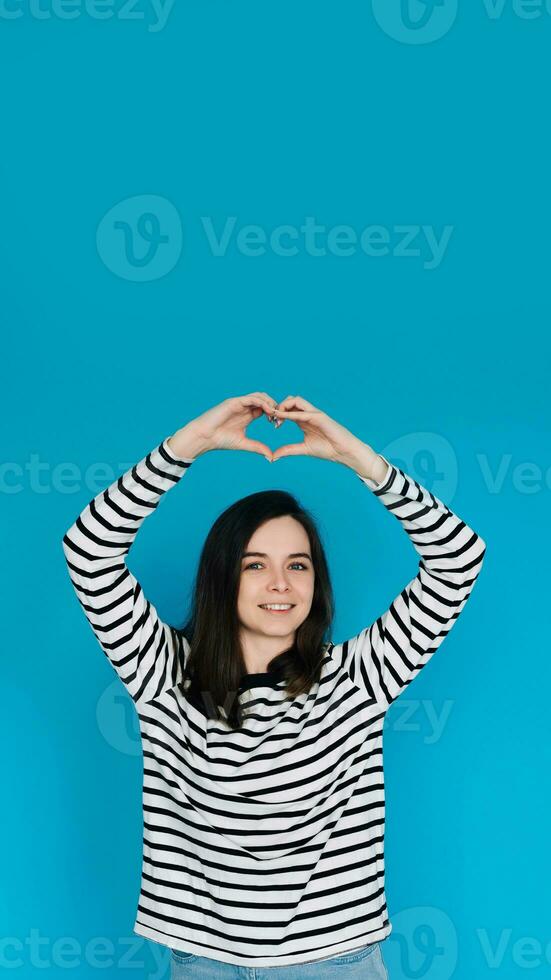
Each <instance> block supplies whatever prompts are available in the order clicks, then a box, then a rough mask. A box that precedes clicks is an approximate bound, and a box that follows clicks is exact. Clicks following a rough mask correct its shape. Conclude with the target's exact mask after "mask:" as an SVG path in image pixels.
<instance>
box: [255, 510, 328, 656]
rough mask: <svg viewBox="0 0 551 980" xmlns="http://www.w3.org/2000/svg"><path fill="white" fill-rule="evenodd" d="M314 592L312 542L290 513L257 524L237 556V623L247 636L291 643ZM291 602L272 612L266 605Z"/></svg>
mask: <svg viewBox="0 0 551 980" xmlns="http://www.w3.org/2000/svg"><path fill="white" fill-rule="evenodd" d="M313 595H314V567H313V564H312V558H311V552H310V541H309V539H308V535H307V533H306V531H305V530H304V528H303V526H302V524H300V522H299V521H296V520H295V519H294V518H293V517H290V516H289V515H285V516H284V517H274V518H272V519H271V520H269V521H266V523H265V524H262V526H261V527H258V528H257V529H256V531H255V532H254V534H253V536H252V537H251V539H250V541H249V542H248V544H247V547H246V549H245V552H244V555H243V557H242V559H241V580H240V585H239V595H238V600H237V612H238V616H239V620H240V623H241V625H242V626H243V627H245V629H246V630H247V631H248V632H249V633H250V634H256V635H262V636H273V637H277V638H280V639H281V640H282V641H284V642H285V646H287V645H290V644H291V643H292V641H293V639H294V633H295V630H296V629H297V627H299V626H300V624H301V623H302V622H304V620H305V619H306V617H307V616H308V613H309V612H310V607H311V605H312V597H313ZM274 603H276V604H278V605H281V604H284V605H285V606H288V605H290V606H291V608H290V609H289V610H288V611H285V612H283V611H282V612H270V611H269V610H267V609H266V608H263V607H264V606H266V605H267V604H270V605H272V604H274Z"/></svg>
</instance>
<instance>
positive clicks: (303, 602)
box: [181, 490, 334, 729]
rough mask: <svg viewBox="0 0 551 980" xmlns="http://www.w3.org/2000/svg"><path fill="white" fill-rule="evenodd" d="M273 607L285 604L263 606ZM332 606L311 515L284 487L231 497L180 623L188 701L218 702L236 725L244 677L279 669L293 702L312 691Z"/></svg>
mask: <svg viewBox="0 0 551 980" xmlns="http://www.w3.org/2000/svg"><path fill="white" fill-rule="evenodd" d="M273 605H277V606H281V605H283V606H285V607H286V608H285V610H281V609H278V610H274V609H269V608H266V607H268V606H273ZM333 609H334V603H333V594H332V589H331V583H330V578H329V569H328V564H327V559H326V556H325V553H324V549H323V545H322V542H321V539H320V535H319V532H318V529H317V526H316V523H315V521H314V518H313V517H312V516H311V514H309V513H308V512H307V511H306V510H305V509H304V508H303V507H302V506H301V505H300V503H299V502H298V500H297V499H296V497H294V496H293V495H292V494H290V493H288V492H287V491H284V490H262V491H259V492H257V493H252V494H249V495H248V496H247V497H243V498H241V500H237V501H236V502H235V503H233V504H231V505H230V506H229V507H228V508H227V509H226V510H225V511H224V512H223V513H222V514H220V516H219V517H218V518H217V520H216V521H215V522H214V524H213V526H212V527H211V529H210V531H209V533H208V535H207V538H206V540H205V543H204V546H203V549H202V552H201V555H200V558H199V565H198V569H197V575H196V580H195V585H194V589H193V598H192V611H191V614H190V617H189V619H188V621H187V622H186V623H185V624H184V625H183V626H182V627H181V630H182V634H183V635H184V636H185V637H186V639H187V640H188V641H189V643H190V654H189V657H188V660H187V663H186V674H185V680H184V683H185V681H186V680H188V679H189V681H190V683H189V685H188V687H187V688H186V690H187V691H188V695H189V697H190V698H192V699H194V700H195V702H196V703H197V701H198V700H199V699H200V698H201V697H202V698H203V701H205V700H207V699H208V701H209V707H211V702H212V703H213V704H214V705H215V706H224V712H223V716H224V714H225V716H226V721H227V724H228V725H229V726H230V727H231V728H234V729H235V728H238V727H239V725H240V718H241V711H240V708H241V705H240V701H239V698H238V697H237V696H236V695H237V692H238V690H239V688H240V685H241V683H242V680H243V677H244V675H246V674H248V673H253V672H254V673H263V672H266V671H267V670H268V668H270V667H272V668H276V669H280V670H281V671H282V672H283V676H284V677H285V680H286V685H287V693H288V696H289V697H290V698H294V697H298V696H299V695H300V694H302V693H304V692H305V691H308V690H309V689H310V687H311V685H312V684H313V683H314V682H315V681H316V680H317V679H319V671H320V666H321V660H322V650H323V644H324V643H325V642H327V641H328V639H329V637H328V636H327V632H328V629H329V626H330V624H331V621H332V618H333ZM205 692H208V695H205ZM228 706H229V707H228Z"/></svg>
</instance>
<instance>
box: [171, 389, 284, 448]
mask: <svg viewBox="0 0 551 980" xmlns="http://www.w3.org/2000/svg"><path fill="white" fill-rule="evenodd" d="M277 404H278V403H277V402H276V401H275V399H274V398H271V397H270V395H268V394H266V392H265V391H253V392H252V393H251V394H249V395H237V396H236V397H235V398H226V399H225V400H224V401H223V402H220V404H219V405H215V406H214V407H213V408H209V409H208V411H206V412H204V413H203V415H198V416H197V418H195V419H192V421H191V422H188V423H187V425H184V426H183V428H181V429H178V431H177V432H175V433H174V435H172V436H171V437H170V439H169V440H168V445H169V446H170V448H171V449H172V451H173V452H174V453H175V454H176V456H181V457H187V458H194V457H196V456H201V455H202V454H203V453H206V452H209V450H211V449H243V450H245V452H249V453H259V454H260V455H262V456H266V457H267V459H268V460H269V461H270V462H272V450H271V449H270V448H269V446H265V445H264V443H263V442H258V441H257V440H256V439H249V438H248V436H247V435H246V430H247V428H248V427H249V425H250V424H251V422H254V420H255V419H257V418H259V417H260V416H261V415H262V414H263V413H266V416H267V417H268V418H269V417H270V416H271V414H272V410H273V409H274V408H276V406H277Z"/></svg>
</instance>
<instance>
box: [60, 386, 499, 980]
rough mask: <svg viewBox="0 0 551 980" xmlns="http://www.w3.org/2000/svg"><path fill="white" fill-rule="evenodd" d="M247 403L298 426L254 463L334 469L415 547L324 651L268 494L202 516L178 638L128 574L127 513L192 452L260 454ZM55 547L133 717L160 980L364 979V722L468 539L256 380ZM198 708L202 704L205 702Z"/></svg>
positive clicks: (397, 686) (132, 520)
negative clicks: (188, 606) (354, 627)
mask: <svg viewBox="0 0 551 980" xmlns="http://www.w3.org/2000/svg"><path fill="white" fill-rule="evenodd" d="M263 412H265V413H266V414H267V415H269V416H273V415H278V416H279V417H281V416H282V415H283V416H284V417H285V413H286V414H287V415H288V417H289V418H290V419H293V420H296V421H297V422H298V423H299V425H300V428H301V429H302V431H303V434H304V441H303V442H302V443H298V444H297V443H293V444H292V445H289V446H282V447H280V448H279V449H278V450H277V451H276V453H274V454H273V456H272V458H273V459H276V458H281V457H282V456H285V455H288V456H291V455H296V454H297V453H301V454H303V455H312V456H318V457H319V458H322V459H326V460H331V461H334V462H339V463H341V464H343V465H345V466H347V467H349V468H350V470H351V472H353V473H355V475H356V477H357V478H358V479H359V480H360V481H361V485H362V487H364V488H368V489H369V490H370V491H371V492H372V496H373V497H374V498H375V499H376V500H378V501H379V502H380V503H381V504H382V505H383V506H384V508H385V509H386V511H387V512H388V513H389V514H390V515H392V517H393V519H394V520H396V522H397V523H398V526H400V527H401V528H402V529H403V530H404V532H405V533H407V535H408V537H409V539H410V541H411V543H412V545H413V547H414V548H415V550H416V552H417V554H418V556H419V571H418V573H417V575H416V576H415V577H414V578H412V579H411V581H409V582H408V583H407V584H406V585H405V586H402V588H401V590H400V591H399V592H398V593H397V595H396V598H395V599H394V601H393V602H392V603H391V604H390V606H389V608H388V609H387V610H386V611H385V612H384V613H383V614H382V615H380V616H379V617H378V618H377V619H376V620H375V621H374V622H372V623H370V624H369V625H368V626H365V627H364V628H363V629H362V630H361V631H360V632H358V633H357V634H355V635H354V636H352V637H350V638H348V639H346V640H343V641H342V642H340V643H338V644H334V643H333V642H332V641H331V640H328V641H327V640H326V634H327V633H328V632H329V630H330V628H331V623H332V617H333V596H332V590H331V584H330V579H329V571H328V567H327V561H326V558H325V553H324V550H323V547H322V544H321V541H320V537H319V534H318V532H317V528H316V524H315V521H314V519H313V518H312V516H311V515H310V514H309V513H308V512H307V511H306V510H305V509H304V508H303V507H302V506H301V505H300V504H299V502H298V501H297V499H296V498H295V497H294V496H293V495H292V494H290V493H287V492H286V491H283V490H265V491H261V492H258V493H253V494H250V495H249V496H247V497H244V498H242V499H241V500H237V501H236V502H235V503H233V504H231V505H230V506H229V507H228V508H227V509H226V510H225V511H224V512H223V513H222V514H220V516H219V517H218V518H217V520H216V521H215V523H214V525H213V526H212V528H211V530H210V531H209V534H208V536H207V539H206V541H205V544H204V547H203V550H202V554H201V557H200V561H199V567H198V572H197V578H196V582H195V589H194V594H193V606H192V612H191V616H190V618H189V621H188V622H187V623H186V625H185V627H183V628H182V629H178V628H176V627H174V626H171V625H169V624H168V623H165V622H163V621H162V620H161V619H160V617H159V615H158V613H157V610H156V609H155V607H154V606H153V605H152V604H151V603H150V602H149V600H148V599H147V598H146V597H145V596H144V594H143V591H142V589H141V587H140V584H139V582H138V581H137V580H136V578H135V577H134V576H133V575H132V573H131V572H130V571H129V569H128V567H127V565H126V558H127V555H128V551H129V549H130V547H131V545H132V542H133V540H134V538H135V536H136V534H137V532H138V529H139V528H140V526H141V524H142V523H143V521H144V520H145V518H146V517H147V516H148V515H149V514H151V513H153V511H154V510H155V508H156V507H157V505H158V504H159V501H160V500H161V499H162V497H163V494H165V493H166V492H167V491H168V490H170V489H172V488H174V487H175V486H176V485H177V484H178V483H179V482H180V481H181V480H182V478H183V477H185V475H186V474H188V473H189V471H190V468H191V467H192V464H193V463H194V462H195V461H196V460H197V458H198V456H200V455H201V454H202V453H203V452H206V451H207V450H208V449H228V448H231V449H244V450H246V451H250V452H256V453H261V454H262V455H268V456H269V455H270V453H271V450H270V449H269V448H268V447H267V446H266V445H264V444H263V443H261V442H256V441H255V440H252V439H249V438H248V437H247V436H246V435H245V429H246V427H247V426H248V425H249V423H250V422H251V421H253V420H254V419H255V418H258V417H259V415H260V414H262V413H263ZM300 413H302V414H300ZM195 465H196V462H195ZM262 465H264V464H262ZM188 478H189V477H188ZM63 548H64V554H65V557H66V560H67V567H68V569H69V573H70V576H71V580H72V583H73V585H74V587H75V590H76V593H77V596H78V598H79V600H80V601H81V604H82V608H83V610H84V613H85V614H86V616H87V618H88V620H89V623H90V625H91V627H92V629H93V630H94V633H95V635H96V636H97V638H98V640H99V642H100V644H101V646H102V648H103V650H104V652H105V654H106V655H107V657H108V658H109V660H110V662H111V663H112V665H113V667H114V669H115V670H116V671H117V673H118V675H119V677H120V678H121V680H122V681H123V683H124V684H125V685H126V688H127V690H128V693H129V695H130V696H131V697H132V699H133V701H134V703H135V705H136V709H137V711H138V715H139V719H140V733H141V738H142V743H143V758H144V768H143V778H144V784H143V794H142V798H143V812H144V820H143V826H144V841H143V845H144V846H143V865H142V880H141V890H140V900H139V905H138V912H137V916H136V921H135V925H134V932H135V933H136V934H137V935H140V936H145V937H147V938H149V939H152V940H155V941H156V942H158V943H162V944H164V945H165V946H169V947H170V948H171V949H172V950H173V961H172V972H173V976H174V978H175V980H176V978H178V977H182V978H183V977H184V976H186V977H188V976H192V975H193V976H196V977H197V980H199V978H200V977H207V976H208V977H209V978H213V980H214V978H216V980H219V978H220V980H222V978H224V980H234V978H236V977H237V976H239V975H240V971H239V969H235V967H237V968H239V967H261V968H262V970H261V973H262V977H264V974H265V973H266V972H267V973H270V968H272V967H273V968H274V980H276V978H275V973H276V971H277V980H295V977H296V974H297V972H298V971H299V970H300V974H301V975H302V974H304V977H305V978H306V976H307V974H309V976H310V977H311V978H312V980H325V978H327V980H330V978H331V980H332V978H333V977H334V976H335V971H338V972H339V973H343V974H344V975H346V976H347V977H349V978H352V977H358V978H359V977H362V978H365V980H369V978H371V980H384V978H385V977H386V970H385V966H384V962H383V959H382V955H381V950H380V945H379V944H380V942H381V940H384V939H386V938H387V936H388V935H389V934H390V932H391V930H392V923H391V922H390V919H389V916H388V910H387V905H386V899H385V862H384V836H385V834H384V830H385V792H384V777H383V760H382V739H383V722H384V718H385V714H386V711H387V709H388V707H389V705H390V704H392V702H393V701H394V700H395V699H396V698H397V697H398V696H399V695H400V694H401V693H402V692H403V691H405V690H407V688H408V685H409V684H410V683H411V682H412V681H413V680H414V679H415V677H416V676H417V674H418V673H419V672H420V671H421V670H422V669H423V667H424V666H425V664H427V663H428V662H429V661H430V659H431V657H432V656H433V655H434V653H435V652H436V650H437V649H438V648H439V646H440V644H441V643H442V641H443V640H444V639H445V637H446V636H447V634H448V633H449V631H450V630H451V629H452V627H453V625H454V623H455V622H456V621H457V618H458V617H459V615H460V614H461V612H462V610H463V608H464V606H465V603H466V602H467V600H468V598H469V595H470V594H471V592H472V589H473V586H474V584H475V582H476V581H477V578H478V575H479V573H480V570H481V567H482V562H483V558H484V553H485V544H484V541H483V540H482V538H481V537H480V536H479V535H478V534H477V533H476V532H475V531H474V530H472V528H471V527H469V525H468V524H466V523H465V522H464V521H463V520H462V519H461V518H460V517H458V516H457V515H456V514H454V513H453V512H452V511H451V510H450V509H449V507H447V506H446V504H445V503H443V502H442V501H441V500H439V499H438V498H437V497H435V496H434V495H433V494H432V493H431V492H430V491H429V490H427V489H425V488H424V487H423V486H421V485H420V484H419V483H417V482H416V481H415V480H414V479H413V478H412V477H411V476H409V475H408V474H407V473H406V472H404V471H403V470H401V469H400V468H399V467H398V466H395V465H393V464H392V463H390V462H389V461H388V460H386V459H385V457H383V456H381V455H378V454H376V453H375V452H374V450H372V449H371V447H369V446H367V445H366V444H364V443H362V442H360V440H358V439H357V438H356V437H355V436H353V435H352V434H351V433H350V432H349V431H348V430H347V429H345V428H344V427H343V426H341V425H340V424H339V423H338V422H336V421H335V420H334V419H330V418H329V416H327V415H325V414H324V413H322V412H320V411H319V410H318V409H315V408H314V406H312V405H310V403H308V402H306V401H305V399H302V398H299V396H296V397H291V396H289V398H288V399H285V400H284V401H283V402H282V403H281V404H280V408H279V409H276V408H274V402H273V400H272V399H270V398H269V396H268V395H266V393H264V392H256V393H253V394H251V395H247V396H242V397H239V398H235V399H227V400H226V401H225V402H222V403H221V405H218V406H216V407H215V408H213V409H211V410H209V412H207V413H205V415H203V416H201V417H200V419H198V420H194V421H193V423H189V424H188V425H187V426H185V427H184V428H183V429H181V430H179V432H178V433H176V434H175V435H174V436H172V437H170V438H166V439H164V440H163V441H162V442H161V443H160V444H159V445H157V446H155V447H154V448H153V449H152V450H151V451H150V452H148V453H147V455H146V456H145V457H144V458H143V459H142V460H140V461H139V462H138V463H136V465H135V466H132V467H131V469H129V470H128V471H127V472H126V473H124V474H123V475H122V476H121V477H120V478H119V479H118V480H115V481H114V482H113V483H112V484H111V486H109V487H108V488H107V489H106V490H104V491H103V493H100V494H98V495H97V496H96V497H95V498H94V499H93V500H92V501H90V503H89V504H88V505H87V507H85V508H84V510H83V511H82V513H81V514H80V515H79V516H78V517H77V519H76V521H75V522H74V523H73V524H72V526H71V527H70V528H69V529H68V531H67V533H66V534H65V535H64V538H63ZM270 606H272V607H273V606H275V607H280V606H285V607H287V606H289V607H290V608H289V609H288V610H287V611H277V610H270V609H269V607H270ZM247 668H248V672H247ZM228 697H229V699H230V700H231V699H232V698H233V702H232V703H231V710H230V711H229V712H228V711H227V710H226V709H225V707H224V706H225V703H227V698H228ZM209 699H210V700H209ZM225 699H226V702H225ZM209 703H210V705H212V704H213V705H214V707H215V708H220V707H222V711H214V712H213V713H212V714H211V713H210V711H205V707H208V706H209ZM244 704H246V705H247V708H248V713H247V715H246V717H245V715H244V712H243V710H242V708H243V705H244ZM286 967H288V972H286V969H285V968H286ZM324 971H325V972H324ZM258 975H260V974H258Z"/></svg>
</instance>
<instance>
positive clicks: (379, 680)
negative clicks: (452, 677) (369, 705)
mask: <svg viewBox="0 0 551 980" xmlns="http://www.w3.org/2000/svg"><path fill="white" fill-rule="evenodd" d="M382 458H383V459H385V461H386V462H387V463H388V470H387V473H386V476H385V477H384V478H383V480H382V482H379V483H377V482H375V481H374V480H372V479H370V478H368V477H366V476H365V475H363V474H362V472H361V468H360V467H359V466H358V469H357V470H356V475H357V476H358V477H359V479H360V480H361V481H362V482H363V483H364V484H365V485H366V486H368V487H369V489H370V490H371V491H372V492H373V494H374V495H375V496H377V497H378V498H379V500H380V501H381V503H382V504H384V506H385V507H386V509H387V510H388V511H389V512H390V513H391V514H392V515H393V516H394V517H395V518H396V519H397V520H398V521H399V522H400V525H401V527H402V528H403V529H404V531H405V532H406V533H407V534H408V536H409V539H410V541H411V543H412V544H413V546H414V548H415V549H416V551H417V553H418V555H419V556H420V561H419V571H418V573H417V575H416V576H415V578H413V579H412V580H411V581H410V582H409V583H408V584H407V585H406V586H405V588H404V589H402V591H401V592H400V594H399V595H398V596H396V598H395V599H394V601H393V602H392V603H391V605H390V606H389V608H388V609H387V610H386V612H384V613H383V614H382V615H381V616H379V617H378V619H377V620H376V621H375V622H374V623H372V624H371V626H369V627H367V628H365V629H363V630H362V631H361V632H360V633H358V634H357V635H356V636H354V637H352V639H350V640H346V641H345V642H344V644H343V664H344V665H346V667H347V669H348V672H349V674H350V677H351V679H352V680H353V681H354V683H356V684H362V685H363V686H364V687H365V689H366V690H367V692H368V694H369V696H370V697H372V698H374V699H376V700H378V701H380V702H381V703H382V704H383V706H384V707H385V708H386V707H388V705H390V704H391V703H392V702H393V701H394V700H395V699H396V698H397V697H398V695H399V694H401V693H402V691H403V690H404V689H405V688H406V687H407V685H408V684H410V682H411V681H412V680H413V679H414V677H416V676H417V674H418V673H419V671H420V670H421V669H422V668H423V667H424V666H425V664H427V663H428V661H429V660H430V658H431V657H432V656H433V654H434V653H435V652H436V650H437V649H438V647H439V646H440V644H441V643H442V640H443V639H444V638H445V637H446V636H447V635H448V633H449V632H450V630H451V628H452V626H453V625H454V623H456V622H457V618H458V616H459V615H460V613H461V612H462V610H463V608H464V606H465V603H466V602H467V599H468V598H469V596H470V594H471V592H472V590H473V587H474V584H475V582H476V580H477V578H478V576H479V574H480V570H481V568H482V563H483V560H484V554H485V552H486V544H485V542H484V541H483V539H482V538H481V537H480V535H479V534H477V533H476V531H473V529H472V528H471V527H469V526H468V525H467V524H466V523H465V522H464V521H463V520H461V518H460V517H458V516H457V514H454V513H453V511H451V510H450V509H449V507H447V506H446V504H444V503H443V502H442V501H441V500H439V499H438V497H435V496H434V495H433V494H432V493H430V491H429V490H427V489H425V487H423V486H421V485H420V484H419V483H417V482H416V481H415V480H414V479H413V478H412V477H411V476H409V475H408V474H407V473H405V472H404V471H403V470H401V469H400V468H399V467H397V466H394V465H393V464H391V463H389V461H388V460H386V458H385V457H382ZM358 470H360V471H359V472H358Z"/></svg>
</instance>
